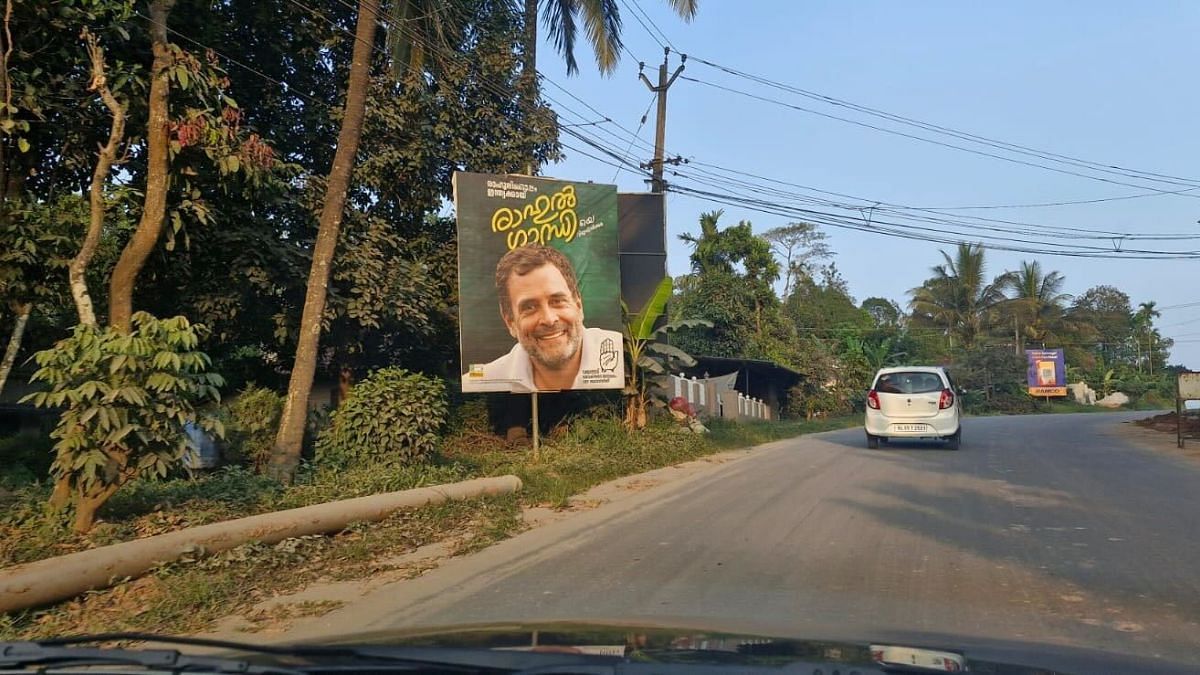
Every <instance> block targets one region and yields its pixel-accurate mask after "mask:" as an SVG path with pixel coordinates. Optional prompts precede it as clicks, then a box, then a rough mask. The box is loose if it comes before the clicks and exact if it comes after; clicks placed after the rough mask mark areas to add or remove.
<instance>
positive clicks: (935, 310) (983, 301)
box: [909, 244, 1004, 349]
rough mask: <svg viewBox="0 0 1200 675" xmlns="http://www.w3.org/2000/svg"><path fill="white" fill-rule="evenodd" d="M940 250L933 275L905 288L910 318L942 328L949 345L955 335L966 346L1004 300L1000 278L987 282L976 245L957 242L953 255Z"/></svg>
mask: <svg viewBox="0 0 1200 675" xmlns="http://www.w3.org/2000/svg"><path fill="white" fill-rule="evenodd" d="M941 253H942V258H943V259H944V260H945V262H944V263H943V264H941V265H935V266H934V267H933V268H932V270H931V271H932V272H933V277H931V278H930V279H928V280H926V281H925V283H924V284H922V285H921V286H918V287H917V288H914V289H912V290H911V291H909V293H910V294H911V295H912V300H911V301H910V302H909V307H910V309H911V310H912V312H913V315H914V318H917V319H918V320H923V321H924V322H926V323H930V324H932V325H934V326H939V327H943V328H945V330H946V332H947V334H948V335H949V336H950V338H951V344H953V341H954V339H955V338H957V339H958V342H959V345H961V346H962V347H964V348H967V349H969V348H971V347H974V346H975V343H976V342H977V341H978V339H979V337H980V336H981V335H982V334H983V332H984V330H985V329H986V328H987V327H988V325H989V324H990V319H991V315H992V313H993V312H994V311H995V309H996V306H997V304H998V303H999V302H1001V301H1002V300H1004V293H1003V290H1002V285H1003V284H1004V277H1003V275H1002V276H1001V277H1000V278H998V279H993V280H991V281H988V279H987V267H986V265H985V263H984V256H983V247H982V246H981V245H979V244H959V245H958V249H957V250H956V251H955V255H954V256H953V257H951V256H950V254H948V253H946V252H945V251H942V252H941Z"/></svg>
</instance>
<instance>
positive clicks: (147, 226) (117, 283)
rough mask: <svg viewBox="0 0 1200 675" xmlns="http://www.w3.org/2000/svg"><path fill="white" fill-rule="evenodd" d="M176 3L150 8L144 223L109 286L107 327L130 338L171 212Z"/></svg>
mask: <svg viewBox="0 0 1200 675" xmlns="http://www.w3.org/2000/svg"><path fill="white" fill-rule="evenodd" d="M174 4H175V0H153V2H151V3H150V41H151V47H152V49H153V52H154V63H153V65H152V66H151V71H150V72H151V77H150V96H149V101H148V102H149V107H150V119H149V121H148V122H147V124H146V197H145V201H144V203H143V206H142V218H141V220H140V221H139V222H138V226H137V229H136V230H134V232H133V237H132V238H131V239H130V240H129V243H128V244H127V245H126V246H125V250H124V251H121V257H120V258H119V259H118V260H117V266H116V267H115V268H114V269H113V273H112V280H111V282H110V283H109V298H108V323H109V325H110V326H112V327H113V328H115V329H117V330H118V331H121V332H122V333H128V332H129V331H130V329H131V327H132V326H131V321H132V317H133V288H134V284H135V283H136V282H137V276H138V273H139V272H141V270H142V265H144V264H145V263H146V258H148V257H149V256H150V253H151V252H152V251H154V247H155V246H156V245H157V244H158V237H159V235H160V234H162V225H163V219H164V217H165V216H166V210H167V178H168V175H167V174H168V170H169V166H168V161H169V160H168V155H167V150H168V140H169V139H168V138H167V135H168V132H169V126H168V125H169V122H170V120H169V119H168V115H167V112H168V111H167V103H168V98H167V97H168V94H169V93H170V87H171V84H170V81H169V80H168V78H167V69H168V68H169V67H170V66H171V65H173V61H174V59H173V58H172V57H171V49H170V45H169V44H168V42H167V16H168V15H169V14H170V13H171V7H172V6H173V5H174ZM110 138H111V137H110Z"/></svg>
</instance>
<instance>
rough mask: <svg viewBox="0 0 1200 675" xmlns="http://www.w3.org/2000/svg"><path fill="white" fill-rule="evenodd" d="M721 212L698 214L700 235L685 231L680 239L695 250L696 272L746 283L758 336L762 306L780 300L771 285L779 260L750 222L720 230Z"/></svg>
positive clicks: (761, 328)
mask: <svg viewBox="0 0 1200 675" xmlns="http://www.w3.org/2000/svg"><path fill="white" fill-rule="evenodd" d="M721 215H722V212H721V211H711V212H708V213H704V214H701V215H700V235H699V236H696V235H692V234H690V233H684V234H681V235H679V238H680V239H681V240H683V241H685V242H687V243H688V244H691V245H692V247H693V249H694V250H693V251H692V256H691V259H692V271H693V272H694V273H695V274H698V275H700V276H701V277H703V276H705V275H724V276H733V277H736V278H738V279H739V280H740V281H741V283H743V284H745V285H746V289H747V290H748V291H749V294H750V297H751V298H752V300H753V303H754V315H753V320H754V327H755V334H757V335H759V336H761V335H762V334H763V308H764V306H766V305H778V303H779V298H778V297H777V296H776V295H775V290H774V288H773V287H772V284H774V283H775V281H776V280H777V279H779V262H778V261H777V260H775V256H774V255H772V253H771V245H770V244H769V243H768V242H767V240H765V239H763V238H762V237H756V236H754V230H753V226H751V224H750V222H749V221H746V220H743V221H741V222H740V223H738V224H737V225H733V226H731V227H727V228H725V229H724V230H721V229H719V228H718V226H717V220H718V219H720V217H721Z"/></svg>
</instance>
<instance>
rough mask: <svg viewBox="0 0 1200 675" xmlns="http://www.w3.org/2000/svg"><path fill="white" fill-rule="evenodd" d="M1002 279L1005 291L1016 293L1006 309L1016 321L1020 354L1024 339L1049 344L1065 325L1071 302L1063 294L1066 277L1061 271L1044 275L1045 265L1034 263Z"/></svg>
mask: <svg viewBox="0 0 1200 675" xmlns="http://www.w3.org/2000/svg"><path fill="white" fill-rule="evenodd" d="M999 279H1000V282H1001V285H1002V288H1003V289H1004V290H1007V291H1011V293H1012V295H1011V296H1010V297H1009V299H1008V301H1007V302H1006V303H1005V309H1006V310H1007V313H1008V314H1009V315H1010V316H1011V317H1012V320H1013V328H1014V331H1015V335H1014V338H1015V341H1016V351H1017V353H1018V354H1020V353H1021V349H1022V347H1023V346H1024V345H1023V339H1029V340H1031V341H1033V342H1045V341H1046V337H1047V335H1048V334H1050V333H1051V332H1052V331H1054V330H1055V329H1056V328H1057V327H1058V326H1059V325H1060V324H1061V322H1062V318H1063V312H1064V311H1065V307H1066V303H1067V302H1069V301H1070V300H1071V296H1070V295H1068V294H1066V293H1063V292H1062V288H1063V284H1065V283H1066V281H1067V279H1066V277H1064V276H1063V275H1062V274H1061V273H1059V272H1057V271H1051V272H1046V273H1043V272H1042V265H1041V263H1039V262H1038V261H1036V260H1034V261H1032V262H1023V263H1021V269H1019V270H1016V271H1013V272H1008V273H1007V274H1004V275H1001V277H1000V278H999Z"/></svg>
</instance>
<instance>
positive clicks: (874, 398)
mask: <svg viewBox="0 0 1200 675" xmlns="http://www.w3.org/2000/svg"><path fill="white" fill-rule="evenodd" d="M867 407H868V408H872V409H874V410H879V394H878V393H876V392H875V390H874V389H872V390H871V391H869V392H867Z"/></svg>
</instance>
